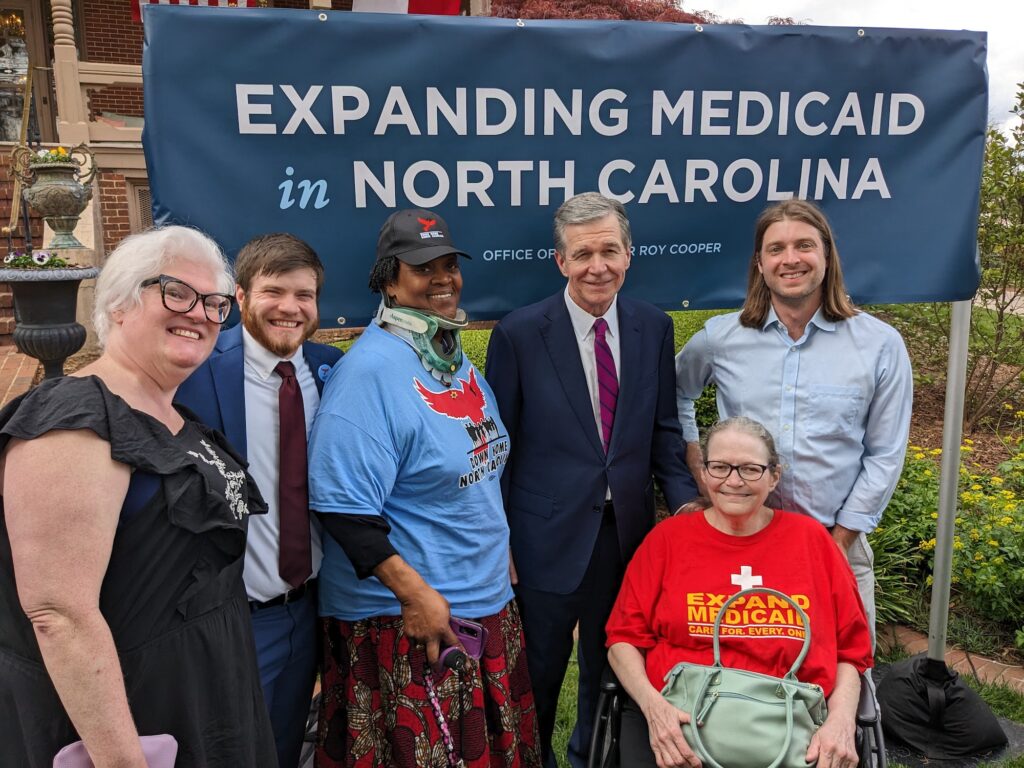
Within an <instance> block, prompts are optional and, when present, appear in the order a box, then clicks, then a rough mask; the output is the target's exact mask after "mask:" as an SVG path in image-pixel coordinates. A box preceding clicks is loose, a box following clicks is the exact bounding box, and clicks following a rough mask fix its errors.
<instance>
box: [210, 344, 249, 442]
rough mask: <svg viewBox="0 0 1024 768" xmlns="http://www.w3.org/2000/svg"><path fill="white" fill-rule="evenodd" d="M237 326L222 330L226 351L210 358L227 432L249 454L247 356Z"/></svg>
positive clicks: (231, 440) (221, 345) (225, 432)
mask: <svg viewBox="0 0 1024 768" xmlns="http://www.w3.org/2000/svg"><path fill="white" fill-rule="evenodd" d="M241 328H242V327H241V326H240V325H239V326H236V327H235V328H232V329H231V330H229V331H225V332H224V333H223V334H221V338H220V340H219V341H218V344H217V346H218V347H221V348H222V349H223V351H221V352H220V354H217V355H215V356H213V357H211V358H210V372H211V373H212V374H213V389H214V391H215V392H216V395H217V405H218V407H219V408H220V417H221V420H222V421H223V423H224V434H225V435H226V436H227V438H228V440H229V441H230V442H231V444H232V445H233V446H234V447H235V449H236V450H237V451H238V452H239V453H241V454H242V456H243V457H246V458H247V454H248V450H247V446H246V434H245V359H244V355H243V352H242V330H241Z"/></svg>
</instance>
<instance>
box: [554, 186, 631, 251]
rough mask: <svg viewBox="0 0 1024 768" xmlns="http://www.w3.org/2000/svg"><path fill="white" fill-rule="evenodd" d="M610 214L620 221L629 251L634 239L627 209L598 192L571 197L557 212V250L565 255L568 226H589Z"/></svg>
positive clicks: (620, 228) (624, 242)
mask: <svg viewBox="0 0 1024 768" xmlns="http://www.w3.org/2000/svg"><path fill="white" fill-rule="evenodd" d="M609 213H614V214H615V217H616V218H617V219H618V220H619V231H620V232H621V233H622V242H623V244H624V245H625V246H626V248H627V249H628V248H629V246H630V245H631V244H632V242H633V239H632V237H631V235H630V233H629V219H627V218H626V209H625V208H623V207H622V203H620V202H619V201H618V200H612V199H611V198H610V197H605V196H604V195H602V194H600V193H598V192H584V193H582V194H579V195H576V196H575V197H570V198H569V199H568V200H566V201H565V202H564V203H562V204H561V205H560V206H559V207H558V210H557V211H555V250H556V251H558V252H559V253H562V254H564V253H565V228H566V227H567V226H569V225H570V224H587V223H589V222H591V221H596V220H597V219H603V218H604V217H605V216H607V215H608V214H609Z"/></svg>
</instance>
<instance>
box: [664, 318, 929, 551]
mask: <svg viewBox="0 0 1024 768" xmlns="http://www.w3.org/2000/svg"><path fill="white" fill-rule="evenodd" d="M709 383H713V384H715V385H717V387H718V413H719V415H720V416H721V418H723V419H725V418H729V417H731V416H747V417H749V418H752V419H756V420H757V421H759V422H761V423H762V424H764V425H765V426H766V427H767V428H768V430H769V431H770V432H771V433H772V436H773V437H774V438H775V443H776V448H777V449H778V452H779V458H780V462H781V465H782V466H781V468H782V480H781V481H780V483H779V485H778V487H777V488H776V489H775V491H774V493H773V494H772V496H771V497H770V499H769V503H771V504H772V505H773V506H775V507H779V508H782V509H790V510H795V511H798V512H803V513H805V514H808V515H811V516H812V517H814V518H816V519H818V520H820V521H821V522H822V523H824V524H825V525H827V526H832V525H835V524H837V523H838V524H839V525H842V526H843V527H845V528H850V529H851V530H854V531H867V532H870V531H872V530H874V528H875V527H876V526H877V525H878V522H879V520H880V519H881V517H882V512H883V511H884V510H885V506H886V504H888V503H889V499H890V498H891V497H892V493H893V491H894V490H895V489H896V484H897V482H898V481H899V477H900V472H901V471H902V469H903V457H904V454H905V453H906V448H907V437H908V435H909V433H910V409H911V404H912V401H913V377H912V374H911V370H910V358H909V357H908V356H907V349H906V347H905V346H904V344H903V339H902V338H901V337H900V335H899V333H897V332H896V330H895V329H894V328H892V327H891V326H889V325H887V324H886V323H883V322H882V321H881V320H878V319H877V318H874V317H872V316H871V315H869V314H867V313H865V312H861V313H859V314H857V315H855V316H854V317H851V318H849V319H847V320H842V321H840V322H837V323H833V322H830V321H828V320H826V319H825V318H824V317H823V316H822V314H821V310H820V309H819V310H818V312H816V313H815V315H814V317H812V318H811V320H810V322H809V323H808V324H807V328H806V329H805V331H804V335H803V336H802V337H801V338H800V339H798V340H796V341H794V340H793V339H791V338H790V337H789V334H788V332H787V330H786V328H785V327H784V326H783V325H782V323H781V322H780V321H779V318H778V316H777V315H776V314H775V310H774V309H770V310H769V312H768V317H767V319H766V320H765V323H764V325H763V326H762V327H761V328H760V329H758V328H744V327H743V326H742V325H740V322H739V313H738V312H735V313H732V314H728V315H719V316H717V317H713V318H711V319H710V320H708V322H707V323H706V324H705V326H704V328H703V329H701V330H700V331H699V332H698V333H697V334H696V335H695V336H693V338H691V339H690V341H689V342H688V343H687V344H686V346H685V347H684V348H683V350H682V351H681V352H680V353H679V354H678V355H677V356H676V398H677V402H678V406H679V421H680V423H681V424H682V427H683V437H684V438H685V439H686V441H687V442H693V441H696V440H697V439H698V433H697V422H696V419H695V415H694V406H693V403H694V400H695V399H697V398H698V397H700V395H701V392H702V391H703V390H704V387H705V385H707V384H709Z"/></svg>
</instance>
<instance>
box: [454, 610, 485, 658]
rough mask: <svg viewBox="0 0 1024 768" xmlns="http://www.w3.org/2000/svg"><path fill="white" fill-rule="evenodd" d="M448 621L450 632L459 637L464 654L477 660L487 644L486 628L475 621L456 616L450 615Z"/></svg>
mask: <svg viewBox="0 0 1024 768" xmlns="http://www.w3.org/2000/svg"><path fill="white" fill-rule="evenodd" d="M448 623H449V625H450V626H451V628H452V632H454V633H455V636H456V637H458V638H459V642H460V643H461V644H462V647H463V648H464V649H465V651H466V655H467V656H469V657H470V658H473V659H477V660H478V661H479V660H480V657H481V656H483V655H484V646H485V645H486V644H487V628H486V627H484V626H483V625H481V624H477V623H476V622H475V621H470V620H469V619H460V618H458V617H457V616H452V617H451V620H450V621H449V622H448Z"/></svg>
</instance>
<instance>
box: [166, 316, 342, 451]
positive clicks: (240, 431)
mask: <svg viewBox="0 0 1024 768" xmlns="http://www.w3.org/2000/svg"><path fill="white" fill-rule="evenodd" d="M302 354H303V357H304V358H305V360H306V364H307V365H308V366H309V368H310V370H311V371H312V372H313V381H315V382H316V387H317V390H319V391H320V392H323V388H324V378H323V377H321V375H320V367H321V366H323V365H326V366H327V367H328V368H330V367H331V366H333V365H334V364H335V363H336V362H337V361H338V359H339V358H340V357H341V355H342V352H341V350H340V349H337V348H335V347H330V346H327V345H326V344H316V343H313V342H309V341H307V342H306V343H305V344H303V345H302ZM324 376H326V371H325V372H324ZM174 400H175V402H178V403H181V404H182V405H184V406H186V407H187V408H189V409H191V410H192V411H193V412H194V413H195V414H196V416H198V417H199V420H200V421H202V422H203V423H204V424H206V425H207V426H210V427H213V428H214V429H219V430H220V431H221V432H223V433H224V435H225V436H226V437H227V439H228V442H230V443H231V445H233V446H234V448H235V450H236V451H238V453H239V454H240V455H241V456H243V457H246V456H247V449H246V435H245V357H244V354H243V350H242V326H241V325H236V326H235V327H234V328H229V329H228V330H226V331H221V334H220V336H219V337H218V338H217V344H216V346H215V347H214V348H213V353H212V354H211V355H210V357H209V359H208V360H207V361H206V362H205V363H203V364H202V365H201V366H199V367H198V368H196V370H194V371H193V372H192V375H191V376H189V377H188V378H187V379H186V380H185V381H184V383H183V384H182V385H181V386H180V387H178V392H177V394H176V395H175V396H174Z"/></svg>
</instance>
